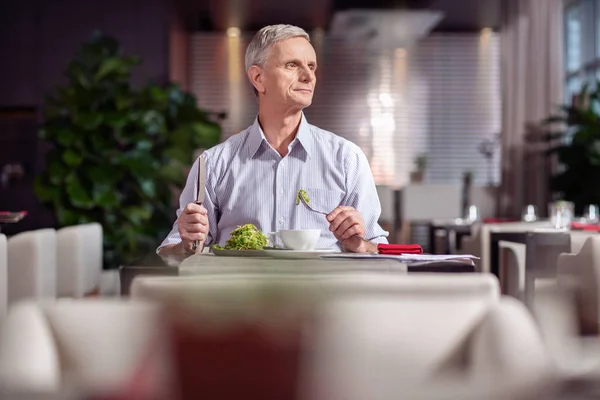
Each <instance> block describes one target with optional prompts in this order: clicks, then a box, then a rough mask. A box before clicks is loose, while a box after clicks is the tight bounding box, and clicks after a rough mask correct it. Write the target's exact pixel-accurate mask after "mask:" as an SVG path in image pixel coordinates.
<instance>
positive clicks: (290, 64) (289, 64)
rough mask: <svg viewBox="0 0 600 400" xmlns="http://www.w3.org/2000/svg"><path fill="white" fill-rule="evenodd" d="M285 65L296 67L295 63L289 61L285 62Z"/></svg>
mask: <svg viewBox="0 0 600 400" xmlns="http://www.w3.org/2000/svg"><path fill="white" fill-rule="evenodd" d="M286 66H287V67H288V68H295V67H296V63H293V62H290V63H287V65H286Z"/></svg>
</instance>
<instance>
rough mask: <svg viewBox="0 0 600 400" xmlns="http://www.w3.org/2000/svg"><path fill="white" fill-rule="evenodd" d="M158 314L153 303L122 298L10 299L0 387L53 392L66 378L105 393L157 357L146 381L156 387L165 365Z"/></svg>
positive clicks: (0, 347)
mask: <svg viewBox="0 0 600 400" xmlns="http://www.w3.org/2000/svg"><path fill="white" fill-rule="evenodd" d="M159 318H160V308H159V307H157V306H156V305H154V304H148V303H144V302H131V301H125V300H123V299H101V298H87V299H59V300H54V301H41V302H39V301H38V302H33V301H31V302H22V303H19V304H16V305H15V306H13V307H11V310H10V312H9V315H8V317H7V318H6V321H5V324H4V325H3V326H2V334H1V335H0V387H1V388H3V389H4V390H7V391H10V392H17V393H25V394H27V393H32V392H33V393H45V394H53V393H60V392H61V390H62V389H63V385H65V384H66V385H73V386H74V387H76V388H77V389H78V390H84V391H86V392H87V391H89V393H91V394H96V393H98V391H99V392H100V393H103V392H105V391H108V392H110V391H111V390H115V389H120V388H124V387H125V385H126V384H127V383H128V382H130V381H131V380H132V379H133V375H134V374H135V373H136V371H138V370H139V368H140V366H141V365H143V364H144V363H147V362H152V361H156V362H157V367H159V368H157V369H156V370H154V372H155V373H156V376H154V377H153V378H152V379H150V380H149V381H150V382H151V383H152V384H153V385H156V387H155V391H157V392H158V391H159V390H160V389H161V387H162V384H163V383H164V381H163V379H165V378H166V374H164V373H163V372H164V371H165V369H164V368H166V365H167V361H166V353H163V351H165V349H164V348H163V346H165V345H166V344H167V342H166V339H165V338H164V337H163V336H162V335H163V334H164V332H163V330H161V324H160V323H159ZM154 357H156V358H154ZM149 371H153V369H152V368H150V369H149ZM160 397H161V396H158V397H157V398H160Z"/></svg>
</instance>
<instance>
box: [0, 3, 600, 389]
mask: <svg viewBox="0 0 600 400" xmlns="http://www.w3.org/2000/svg"><path fill="white" fill-rule="evenodd" d="M272 24H291V25H295V26H298V27H301V28H303V29H304V30H305V31H306V32H307V33H308V34H309V35H310V43H311V44H312V47H313V48H314V51H315V54H316V56H317V60H318V65H319V67H318V68H317V69H316V79H317V82H318V84H317V85H316V88H315V92H314V97H313V100H312V105H310V107H307V108H306V109H304V110H303V113H304V116H305V117H306V119H307V120H308V121H309V123H310V124H312V125H315V126H318V127H320V128H322V129H325V130H327V131H330V132H333V133H335V134H336V135H338V136H341V137H342V138H344V139H347V140H349V141H350V142H352V143H354V144H355V145H356V146H357V148H359V149H360V150H361V151H362V152H363V153H364V155H365V156H366V159H367V160H368V163H369V166H370V171H371V173H372V175H373V179H374V183H375V186H376V193H377V197H378V201H379V204H380V205H381V213H380V216H379V220H378V221H377V222H378V223H379V225H380V226H381V227H382V228H383V229H384V230H385V231H386V232H387V233H388V237H387V240H388V241H389V243H390V244H391V245H392V244H393V245H394V246H390V247H385V246H380V247H378V252H376V253H351V252H343V251H339V249H318V248H315V243H314V242H313V243H312V245H310V246H308V247H304V248H302V247H298V248H297V247H295V245H294V244H289V243H292V242H293V241H292V240H291V239H289V242H288V241H286V237H285V231H281V232H278V233H276V234H274V235H273V234H272V233H271V232H262V233H261V232H259V234H260V235H264V236H265V240H267V238H268V245H260V246H258V247H251V248H244V249H241V248H235V247H228V245H225V247H224V248H221V247H219V246H216V247H214V248H213V247H212V246H204V247H203V248H201V249H200V250H199V251H197V252H195V253H194V252H188V253H185V254H159V253H160V252H157V247H158V246H159V245H160V243H161V242H162V240H163V239H164V238H165V237H166V236H167V235H168V233H169V231H170V230H171V228H172V226H173V223H174V221H175V220H176V219H177V217H178V215H176V210H177V208H178V207H179V206H180V204H179V198H180V195H181V193H182V190H183V188H184V186H185V184H186V179H188V174H190V170H191V167H192V165H193V164H194V162H195V160H197V159H198V157H199V156H200V155H201V154H202V153H203V152H204V151H205V150H208V149H211V148H213V147H214V146H217V145H219V144H220V143H222V142H224V141H226V140H228V139H230V138H232V137H234V135H236V134H238V132H241V131H244V130H245V129H246V128H247V127H248V126H250V125H252V123H253V121H254V120H255V118H256V116H257V112H258V102H257V100H256V97H255V94H254V93H253V91H252V86H251V84H250V82H249V81H248V77H247V71H246V70H245V65H244V57H245V54H246V48H247V46H248V44H249V43H250V41H251V40H252V38H253V36H254V35H255V33H256V32H257V31H259V30H260V29H261V28H262V27H264V26H267V25H272ZM0 55H1V59H2V62H0V88H1V89H0V399H9V400H10V399H32V400H34V399H35V400H38V399H39V400H46V399H47V400H50V399H52V400H54V399H69V400H70V399H73V400H75V399H78V400H84V399H86V400H92V399H93V400H184V399H185V400H187V399H199V398H202V399H224V400H228V399H234V398H235V399H239V398H241V397H242V396H243V397H246V398H250V399H267V400H268V399H273V400H275V399H277V400H283V399H286V400H287V399H290V400H296V399H297V400H338V399H339V400H342V399H343V400H354V399H356V400H367V399H368V400H387V399H399V398H402V399H411V400H412V399H435V400H438V399H439V400H442V399H443V400H446V399H448V400H449V399H497V400H509V399H510V400H513V399H519V400H525V399H556V400H559V399H560V400H563V399H565V400H566V399H592V398H600V185H598V186H597V185H596V184H594V183H593V182H595V179H596V178H594V174H598V175H596V177H598V178H599V179H600V145H599V143H600V85H598V83H597V82H600V0H304V1H298V2H278V1H276V0H227V1H225V0H144V1H140V0H119V1H116V0H102V1H100V0H87V1H78V0H53V1H39V0H2V1H0ZM261 113H262V111H261ZM261 115H262V114H261ZM233 173H234V174H235V171H234V172H233ZM590 174H591V175H590ZM190 176H192V174H190ZM191 179H192V180H194V179H196V178H195V177H192V178H191ZM198 180H199V181H200V176H198ZM294 195H295V194H294ZM301 200H302V199H301V193H298V203H297V204H299V203H300V206H303V205H305V206H306V207H307V208H308V209H309V210H310V209H311V206H310V205H309V203H308V201H307V200H308V199H307V200H302V201H303V202H304V204H302V203H301ZM375 203H376V202H375ZM312 211H315V210H312ZM326 211H327V212H329V211H331V210H326ZM359 211H360V210H359ZM324 214H326V213H325V212H324ZM273 225H275V222H273ZM275 228H276V227H275ZM308 228H313V227H311V226H303V227H298V229H308ZM275 230H276V229H275ZM319 234H320V231H319V232H317V237H318V235H319ZM231 236H232V238H233V234H232V235H231ZM261 237H262V236H261ZM272 237H280V238H281V239H282V240H283V246H284V248H276V247H277V245H276V243H275V241H273V242H271V238H272ZM227 243H230V242H227ZM265 243H267V242H265ZM201 247H202V246H201ZM342 330H343V332H342Z"/></svg>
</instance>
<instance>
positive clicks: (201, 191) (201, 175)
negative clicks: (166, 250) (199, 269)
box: [192, 155, 206, 252]
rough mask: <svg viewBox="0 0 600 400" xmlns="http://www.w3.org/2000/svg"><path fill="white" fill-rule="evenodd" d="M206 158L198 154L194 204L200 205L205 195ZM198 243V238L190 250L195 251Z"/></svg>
mask: <svg viewBox="0 0 600 400" xmlns="http://www.w3.org/2000/svg"><path fill="white" fill-rule="evenodd" d="M205 188H206V160H204V157H202V155H200V157H198V185H197V186H196V201H194V203H195V204H198V205H202V204H204V199H205V196H206V191H205ZM199 245H200V241H199V240H195V241H194V243H193V244H192V251H194V252H195V251H196V250H197V249H198V246H199Z"/></svg>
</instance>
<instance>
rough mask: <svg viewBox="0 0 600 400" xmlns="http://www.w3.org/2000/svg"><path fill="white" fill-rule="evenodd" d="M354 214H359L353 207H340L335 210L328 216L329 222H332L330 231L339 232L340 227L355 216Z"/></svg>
mask: <svg viewBox="0 0 600 400" xmlns="http://www.w3.org/2000/svg"><path fill="white" fill-rule="evenodd" d="M354 214H358V211H356V210H355V209H354V208H352V207H347V206H339V207H337V208H336V209H335V210H333V211H332V212H331V213H330V214H329V215H328V216H327V220H328V221H329V222H330V225H329V230H330V231H332V232H335V231H337V229H338V228H339V227H340V225H341V224H342V223H343V222H344V221H345V220H346V219H348V218H350V217H351V216H353V215H354ZM359 215H360V214H359Z"/></svg>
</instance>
